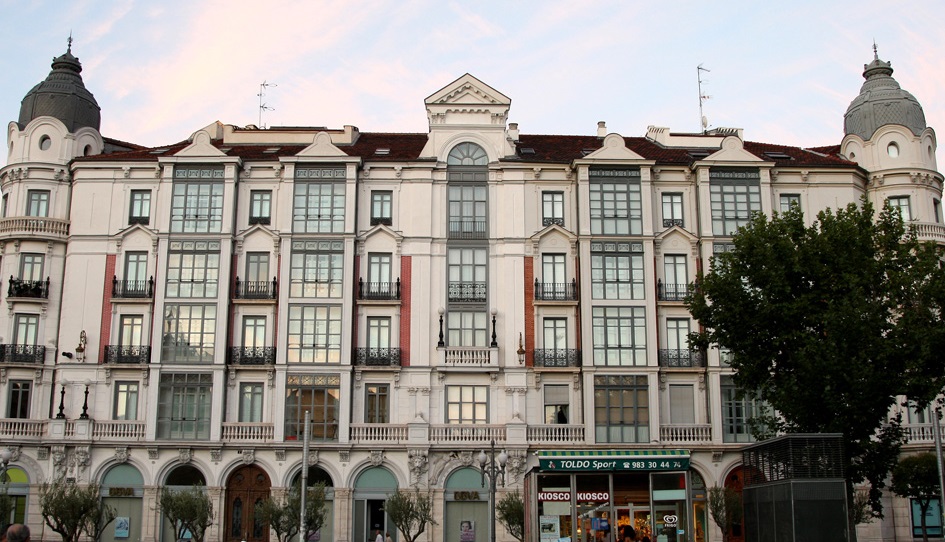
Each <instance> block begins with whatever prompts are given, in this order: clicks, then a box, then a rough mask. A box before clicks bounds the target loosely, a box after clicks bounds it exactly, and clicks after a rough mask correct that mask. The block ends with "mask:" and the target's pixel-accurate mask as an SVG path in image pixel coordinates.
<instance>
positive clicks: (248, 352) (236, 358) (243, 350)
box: [229, 346, 276, 365]
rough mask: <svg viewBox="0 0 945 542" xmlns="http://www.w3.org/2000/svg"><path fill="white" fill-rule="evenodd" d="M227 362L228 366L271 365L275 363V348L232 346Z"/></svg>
mask: <svg viewBox="0 0 945 542" xmlns="http://www.w3.org/2000/svg"><path fill="white" fill-rule="evenodd" d="M229 361H230V365H272V364H274V363H275V362H276V347H275V346H234V347H231V348H230V359H229Z"/></svg>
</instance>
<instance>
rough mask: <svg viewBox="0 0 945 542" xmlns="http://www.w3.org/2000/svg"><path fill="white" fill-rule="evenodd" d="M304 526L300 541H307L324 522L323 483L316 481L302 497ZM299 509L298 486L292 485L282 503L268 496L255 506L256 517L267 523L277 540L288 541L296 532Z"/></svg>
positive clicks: (280, 541)
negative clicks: (304, 511)
mask: <svg viewBox="0 0 945 542" xmlns="http://www.w3.org/2000/svg"><path fill="white" fill-rule="evenodd" d="M305 508H306V510H307V511H306V513H305V529H306V530H307V531H308V532H307V533H306V534H305V536H304V537H303V538H302V539H303V540H308V539H309V538H311V536H312V535H314V534H315V533H316V532H318V530H319V529H321V528H322V527H323V526H324V525H325V517H326V514H327V511H326V509H325V484H323V483H321V482H319V483H318V484H315V485H313V486H310V487H309V488H308V495H306V497H305ZM301 509H302V491H301V485H296V486H295V487H293V488H292V489H291V490H290V491H289V493H288V494H287V495H286V497H285V500H284V501H282V502H279V501H277V500H276V499H273V498H272V497H270V498H268V499H266V500H265V501H263V502H262V504H261V505H260V506H259V508H257V509H256V518H257V519H258V520H259V521H261V522H263V523H268V524H269V527H270V528H271V529H272V530H273V531H275V532H276V537H277V538H278V539H279V542H288V541H289V540H292V537H294V536H295V535H297V534H298V533H299V517H300V516H301Z"/></svg>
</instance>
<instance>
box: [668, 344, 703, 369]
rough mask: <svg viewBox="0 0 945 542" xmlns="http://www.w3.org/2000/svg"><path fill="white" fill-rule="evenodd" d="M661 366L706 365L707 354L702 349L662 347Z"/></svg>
mask: <svg viewBox="0 0 945 542" xmlns="http://www.w3.org/2000/svg"><path fill="white" fill-rule="evenodd" d="M659 361H660V367H705V355H704V354H703V353H702V351H701V350H688V349H675V348H661V349H660V351H659Z"/></svg>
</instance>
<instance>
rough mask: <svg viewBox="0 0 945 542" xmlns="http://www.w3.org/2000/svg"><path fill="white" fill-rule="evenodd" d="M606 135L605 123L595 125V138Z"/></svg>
mask: <svg viewBox="0 0 945 542" xmlns="http://www.w3.org/2000/svg"><path fill="white" fill-rule="evenodd" d="M605 135H607V123H606V122H604V121H600V122H598V123H597V137H604V136H605Z"/></svg>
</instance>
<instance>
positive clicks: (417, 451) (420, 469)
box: [407, 448, 427, 485]
mask: <svg viewBox="0 0 945 542" xmlns="http://www.w3.org/2000/svg"><path fill="white" fill-rule="evenodd" d="M407 455H408V456H409V457H410V476H411V478H412V479H413V484H414V485H416V484H419V483H420V480H422V479H423V473H424V472H426V470H427V451H426V450H424V449H422V448H414V449H411V450H410V451H408V452H407Z"/></svg>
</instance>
